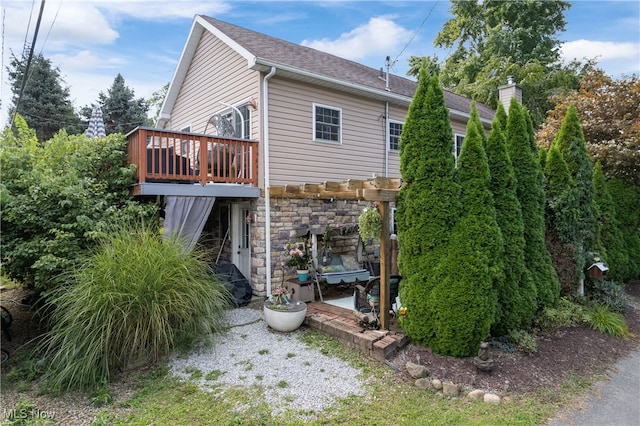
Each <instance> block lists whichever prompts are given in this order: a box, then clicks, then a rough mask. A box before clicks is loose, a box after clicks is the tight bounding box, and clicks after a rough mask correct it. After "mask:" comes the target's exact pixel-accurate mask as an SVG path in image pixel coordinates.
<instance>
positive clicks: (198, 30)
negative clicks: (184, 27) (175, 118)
mask: <svg viewBox="0 0 640 426" xmlns="http://www.w3.org/2000/svg"><path fill="white" fill-rule="evenodd" d="M197 21H198V17H196V19H194V21H193V23H192V24H191V30H189V36H188V37H187V42H186V43H185V45H184V48H183V49H182V53H181V54H180V59H179V60H178V66H177V67H176V70H175V71H174V73H173V77H172V78H171V82H170V83H169V89H168V90H167V96H165V98H164V102H163V103H162V107H161V108H160V114H159V118H158V122H157V123H156V128H164V125H165V124H166V122H167V121H169V119H170V118H171V111H172V110H173V106H174V105H175V103H176V99H177V98H178V93H179V92H180V87H181V86H182V83H183V81H184V78H185V76H186V75H187V70H188V69H189V65H190V64H191V60H192V59H193V55H194V54H195V53H196V49H197V47H198V43H199V42H200V36H201V35H202V26H201V25H198V22H197Z"/></svg>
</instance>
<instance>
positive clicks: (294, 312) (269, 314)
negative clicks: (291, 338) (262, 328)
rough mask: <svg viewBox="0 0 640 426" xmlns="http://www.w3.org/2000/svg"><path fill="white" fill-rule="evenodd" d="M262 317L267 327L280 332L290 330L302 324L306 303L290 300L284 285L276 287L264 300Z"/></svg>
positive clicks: (305, 313)
mask: <svg viewBox="0 0 640 426" xmlns="http://www.w3.org/2000/svg"><path fill="white" fill-rule="evenodd" d="M263 310H264V318H265V321H266V322H267V324H268V325H269V327H271V328H272V329H273V330H276V331H281V332H285V333H287V332H290V331H293V330H295V329H297V328H298V327H300V325H302V323H303V322H304V318H305V316H306V315H307V304H306V303H304V302H299V301H296V302H292V301H291V300H290V299H289V294H288V292H287V289H286V287H283V286H280V287H276V288H275V289H274V290H273V291H272V292H271V297H270V298H269V299H268V300H266V301H265V302H264V308H263Z"/></svg>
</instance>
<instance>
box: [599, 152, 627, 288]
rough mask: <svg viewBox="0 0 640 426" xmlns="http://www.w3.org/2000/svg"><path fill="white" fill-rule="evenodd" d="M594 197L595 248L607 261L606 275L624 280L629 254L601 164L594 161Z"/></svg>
mask: <svg viewBox="0 0 640 426" xmlns="http://www.w3.org/2000/svg"><path fill="white" fill-rule="evenodd" d="M593 184H594V189H595V192H594V199H595V201H596V204H597V206H598V212H599V215H598V218H597V219H598V225H599V226H598V229H599V233H598V234H597V236H596V243H595V246H596V250H597V252H598V254H599V255H600V257H601V258H602V259H603V260H604V261H605V262H606V263H607V265H608V267H609V271H608V272H607V275H608V276H609V278H611V279H612V280H617V281H620V282H624V281H625V278H626V277H628V276H629V275H630V269H629V266H630V265H629V254H628V253H627V250H626V248H625V245H624V244H625V242H624V236H623V235H622V231H621V229H620V223H619V222H618V218H617V216H616V205H615V203H614V201H613V198H612V197H611V194H610V193H609V186H608V184H607V181H606V179H605V177H604V173H603V172H602V165H601V164H600V163H599V162H598V163H596V165H595V167H594V170H593Z"/></svg>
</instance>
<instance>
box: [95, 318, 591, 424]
mask: <svg viewBox="0 0 640 426" xmlns="http://www.w3.org/2000/svg"><path fill="white" fill-rule="evenodd" d="M302 340H303V341H304V342H305V343H307V344H309V345H311V346H315V347H318V348H319V349H320V350H321V351H322V352H323V353H325V354H330V355H332V356H338V357H340V358H342V359H344V360H346V361H347V362H348V363H349V364H351V365H352V366H353V367H355V368H358V369H359V370H361V371H362V376H363V378H366V379H367V381H368V383H369V385H368V388H367V392H366V394H365V395H363V396H349V397H346V398H344V399H343V400H340V401H337V402H336V403H335V404H334V405H333V406H332V407H331V408H330V409H329V410H325V411H324V412H322V413H309V412H304V411H299V410H295V409H288V410H286V411H284V412H283V413H280V414H279V415H277V416H273V415H272V414H271V412H272V411H271V407H269V406H268V404H267V403H266V402H265V400H264V398H263V396H262V395H263V392H265V391H268V390H265V389H263V388H261V387H259V386H253V387H238V388H234V389H226V390H224V391H223V390H222V389H220V388H215V386H214V387H213V390H212V391H209V392H205V391H202V390H200V389H199V387H198V386H197V385H196V384H195V382H192V381H186V382H183V381H179V380H178V379H176V378H174V377H171V376H169V375H168V374H167V373H168V368H167V367H166V366H160V367H158V368H156V369H155V370H154V372H153V373H151V374H147V375H140V376H139V377H138V379H137V385H136V390H135V395H134V396H133V397H132V398H131V399H129V400H128V401H126V402H124V403H120V407H119V408H125V412H126V413H125V414H122V411H120V414H119V415H118V417H117V418H116V417H115V415H114V414H113V413H112V412H111V410H112V408H114V407H111V406H106V407H104V409H103V411H102V412H100V413H99V414H98V415H97V416H96V418H95V420H94V423H93V424H94V425H100V424H105V425H106V424H111V425H114V424H115V425H149V424H156V425H209V424H211V425H302V424H305V425H342V424H349V425H365V424H366V425H412V426H413V425H497V424H509V425H539V424H543V423H545V422H546V419H547V418H549V417H550V416H553V414H554V413H555V411H556V410H557V408H558V406H559V404H560V403H561V402H562V401H563V400H564V399H567V398H569V397H571V396H572V395H575V394H576V393H577V392H580V391H583V390H584V389H585V387H586V386H587V385H588V383H587V382H586V381H584V380H577V379H574V380H570V381H568V382H567V383H566V385H565V386H564V388H563V391H562V393H560V394H558V393H554V394H551V393H545V392H543V391H541V392H539V393H536V394H529V395H524V396H514V397H513V398H512V399H511V400H510V401H509V402H508V403H503V404H499V405H491V404H486V403H484V402H482V401H472V400H468V399H467V398H464V397H462V398H453V399H449V398H446V397H443V396H442V395H441V394H439V393H436V392H435V391H431V390H422V389H418V388H416V387H414V386H412V385H410V384H407V383H405V382H402V381H400V380H398V377H397V376H395V373H394V372H393V371H392V370H391V369H390V368H389V367H388V366H386V365H383V364H381V363H379V362H376V361H373V360H370V359H368V358H366V357H364V356H362V355H361V354H360V353H357V352H354V351H352V350H350V349H348V348H345V347H342V346H341V345H340V344H338V343H337V342H336V341H334V340H333V339H331V338H329V337H326V336H324V335H320V334H318V333H317V332H314V331H310V330H308V331H305V332H304V333H303V335H302ZM213 379H214V380H215V377H213Z"/></svg>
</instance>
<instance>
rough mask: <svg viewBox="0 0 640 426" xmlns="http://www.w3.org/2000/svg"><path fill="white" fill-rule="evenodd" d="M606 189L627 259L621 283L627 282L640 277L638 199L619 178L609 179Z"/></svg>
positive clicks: (639, 210)
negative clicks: (612, 202) (612, 204)
mask: <svg viewBox="0 0 640 426" xmlns="http://www.w3.org/2000/svg"><path fill="white" fill-rule="evenodd" d="M608 187H609V193H610V194H611V197H612V198H613V201H614V203H615V205H616V209H615V210H616V219H617V220H618V223H619V224H620V231H621V233H622V237H623V238H624V248H625V250H626V252H627V256H628V257H629V264H628V265H629V267H628V270H627V273H626V274H625V275H624V276H623V277H622V281H624V282H627V281H629V280H631V279H632V278H636V277H638V276H640V235H638V232H639V231H638V226H639V225H640V224H639V223H638V222H639V221H640V199H639V197H638V192H637V191H636V189H635V187H634V186H632V185H631V184H629V183H626V182H625V181H623V180H621V179H619V178H612V179H610V180H609V182H608Z"/></svg>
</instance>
